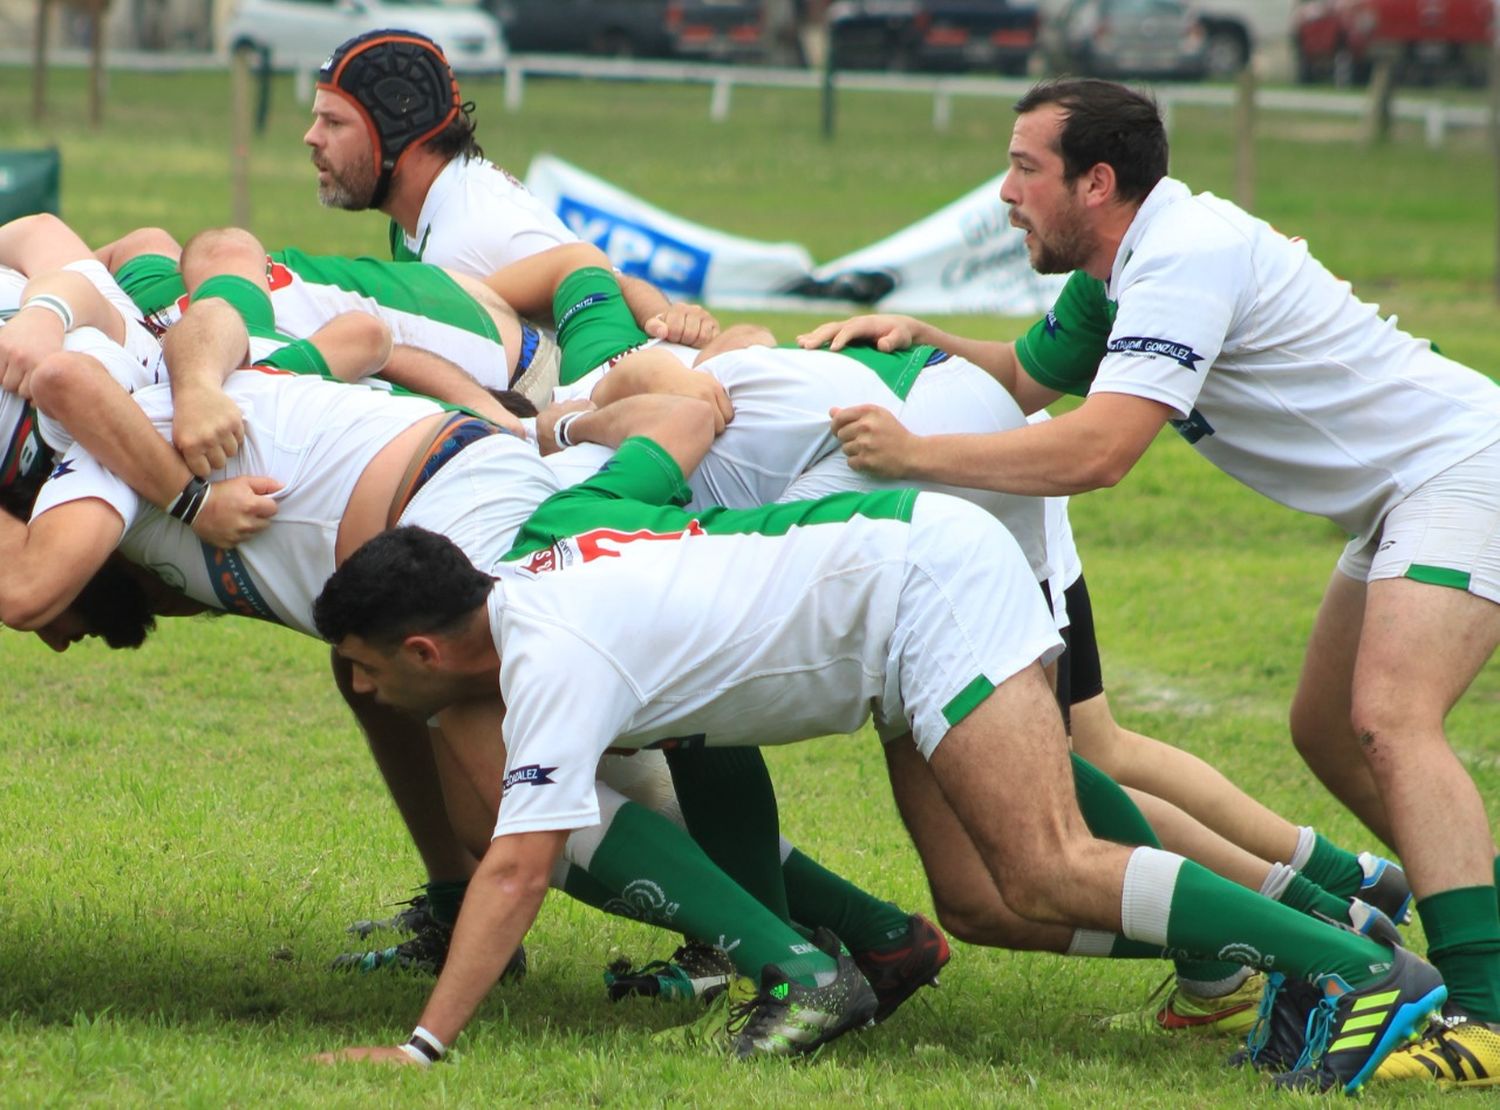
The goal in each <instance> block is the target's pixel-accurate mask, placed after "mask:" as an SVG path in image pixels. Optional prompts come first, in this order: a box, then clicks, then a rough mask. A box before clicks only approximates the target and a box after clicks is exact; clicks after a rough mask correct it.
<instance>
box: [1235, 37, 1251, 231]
mask: <svg viewBox="0 0 1500 1110" xmlns="http://www.w3.org/2000/svg"><path fill="white" fill-rule="evenodd" d="M1234 135H1235V140H1234V202H1235V203H1236V204H1238V205H1239V206H1240V207H1241V208H1243V209H1244V210H1245V211H1246V212H1253V211H1255V67H1254V66H1252V65H1249V64H1246V65H1245V67H1244V68H1243V69H1241V70H1240V72H1239V77H1238V79H1237V82H1236V85H1235V100H1234Z"/></svg>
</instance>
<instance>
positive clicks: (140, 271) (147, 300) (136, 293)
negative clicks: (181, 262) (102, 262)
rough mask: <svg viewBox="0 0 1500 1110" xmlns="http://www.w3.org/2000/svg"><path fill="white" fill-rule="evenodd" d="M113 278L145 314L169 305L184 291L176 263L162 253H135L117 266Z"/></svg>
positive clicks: (158, 310) (148, 314) (185, 290)
mask: <svg viewBox="0 0 1500 1110" xmlns="http://www.w3.org/2000/svg"><path fill="white" fill-rule="evenodd" d="M115 281H117V282H119V285H120V288H121V289H123V290H125V295H126V296H127V297H129V298H130V299H131V300H132V301H134V302H135V306H136V308H138V309H140V310H141V313H142V315H145V316H150V315H151V314H152V313H155V312H160V311H161V310H162V309H164V308H167V307H169V306H170V305H172V304H174V303H175V302H176V301H177V298H179V297H181V296H182V295H183V294H184V293H186V292H187V288H186V287H185V286H184V285H183V284H182V274H181V273H180V272H179V271H178V269H177V263H176V262H174V261H172V259H170V258H168V257H167V256H166V255H164V254H138V255H136V256H135V257H134V258H132V259H131V260H130V261H129V262H127V263H125V265H123V266H121V267H120V270H119V273H117V274H115Z"/></svg>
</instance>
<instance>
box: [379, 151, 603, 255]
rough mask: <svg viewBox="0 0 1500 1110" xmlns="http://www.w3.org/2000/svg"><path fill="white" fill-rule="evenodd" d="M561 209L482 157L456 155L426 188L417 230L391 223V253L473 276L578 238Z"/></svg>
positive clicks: (572, 241)
mask: <svg viewBox="0 0 1500 1110" xmlns="http://www.w3.org/2000/svg"><path fill="white" fill-rule="evenodd" d="M577 241H578V236H576V235H574V234H573V233H572V232H571V231H569V230H568V229H567V227H566V226H565V225H564V224H563V222H562V220H560V219H559V218H558V217H557V214H556V213H555V212H553V211H552V209H550V208H549V207H547V205H545V204H543V203H542V202H541V201H540V200H538V199H537V198H536V197H535V196H533V195H532V194H531V192H530V191H529V190H528V189H527V188H526V186H524V185H522V184H521V183H520V182H519V181H517V180H516V179H515V178H514V177H512V176H511V175H510V174H509V173H508V172H506V171H505V170H503V169H501V168H500V167H499V166H496V165H495V164H494V163H493V162H489V161H487V160H485V159H483V158H454V159H453V160H452V161H450V162H449V163H448V164H447V165H446V166H444V167H443V170H442V172H441V173H439V174H438V175H437V177H436V178H435V179H434V180H433V182H432V186H431V187H430V188H429V189H428V190H427V198H426V200H424V201H423V202H422V212H421V214H420V215H419V216H418V217H417V233H416V234H415V235H407V234H406V233H405V231H404V229H402V227H401V226H400V225H399V224H397V223H395V222H394V221H392V223H391V257H392V258H395V259H396V260H397V261H406V260H411V259H419V260H421V261H423V262H430V263H432V264H433V265H435V266H445V267H447V268H448V269H451V270H457V271H459V272H461V273H465V274H472V275H473V276H474V277H487V276H488V275H490V274H492V273H494V272H495V271H496V270H499V269H503V268H504V267H506V266H509V265H510V264H511V263H512V262H519V261H521V259H523V258H529V257H531V256H532V255H533V254H536V253H538V252H539V251H544V250H547V249H548V248H550V247H555V246H558V245H559V244H562V243H576V242H577Z"/></svg>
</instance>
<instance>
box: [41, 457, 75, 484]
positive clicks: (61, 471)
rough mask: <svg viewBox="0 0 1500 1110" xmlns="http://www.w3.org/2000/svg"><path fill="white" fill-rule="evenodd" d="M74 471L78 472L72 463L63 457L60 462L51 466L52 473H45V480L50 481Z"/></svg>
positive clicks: (64, 476)
mask: <svg viewBox="0 0 1500 1110" xmlns="http://www.w3.org/2000/svg"><path fill="white" fill-rule="evenodd" d="M76 473H78V472H77V471H76V470H74V469H73V464H72V463H70V462H69V461H68V460H67V459H64V460H63V461H62V462H60V463H58V464H57V465H56V466H54V467H53V468H52V473H51V474H49V475H47V481H49V482H51V481H54V480H55V479H57V478H66V477H67V476H68V475H69V474H76Z"/></svg>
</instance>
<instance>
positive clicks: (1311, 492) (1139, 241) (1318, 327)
mask: <svg viewBox="0 0 1500 1110" xmlns="http://www.w3.org/2000/svg"><path fill="white" fill-rule="evenodd" d="M1108 297H1109V299H1110V300H1112V301H1115V302H1116V303H1117V306H1118V308H1117V313H1116V316H1115V320H1114V326H1113V328H1112V330H1111V331H1110V334H1109V340H1108V347H1107V353H1106V354H1105V356H1104V360H1103V362H1102V363H1100V365H1099V368H1098V374H1097V376H1096V377H1095V378H1094V381H1093V385H1092V387H1091V389H1090V392H1111V393H1128V394H1131V395H1134V396H1139V397H1147V398H1150V399H1151V400H1155V401H1160V402H1162V403H1164V404H1166V405H1169V406H1171V408H1172V409H1173V410H1175V412H1176V414H1177V416H1178V417H1179V419H1180V423H1179V426H1178V430H1179V431H1180V432H1181V433H1182V434H1183V435H1184V437H1185V438H1187V439H1188V441H1189V442H1190V443H1192V444H1193V445H1194V447H1196V448H1197V450H1198V451H1200V452H1201V453H1202V454H1203V455H1204V456H1205V457H1206V458H1208V459H1209V460H1210V461H1212V462H1213V463H1214V464H1215V465H1217V466H1219V467H1220V468H1221V469H1223V470H1224V471H1226V472H1227V473H1229V474H1230V475H1232V476H1233V477H1235V478H1237V479H1239V480H1240V481H1242V482H1244V483H1245V484H1246V485H1248V486H1250V487H1252V488H1253V489H1256V490H1258V491H1259V492H1261V493H1263V494H1265V495H1266V496H1268V497H1270V498H1272V499H1273V500H1276V501H1279V502H1281V503H1282V504H1284V505H1288V506H1290V507H1292V508H1294V509H1300V510H1302V511H1303V512H1308V513H1315V514H1317V515H1319V516H1324V517H1327V518H1329V519H1330V520H1332V521H1334V522H1335V523H1337V524H1338V525H1339V526H1340V527H1342V528H1343V529H1344V530H1345V531H1346V532H1348V533H1349V534H1350V535H1351V536H1356V537H1361V538H1365V539H1368V538H1369V537H1370V536H1371V535H1372V534H1373V533H1374V531H1375V530H1376V528H1377V527H1378V526H1379V524H1380V522H1381V520H1382V519H1383V518H1384V516H1385V514H1386V512H1387V511H1389V509H1390V508H1391V506H1392V505H1394V504H1395V503H1396V502H1398V501H1400V500H1401V499H1402V498H1403V497H1405V496H1406V495H1407V494H1408V493H1410V492H1411V491H1412V490H1413V489H1415V488H1416V487H1417V486H1419V485H1421V484H1422V483H1423V482H1424V481H1426V480H1427V479H1428V478H1430V477H1432V476H1433V475H1434V474H1436V473H1438V472H1439V471H1441V470H1443V469H1445V468H1446V467H1448V466H1450V465H1452V464H1453V463H1455V462H1458V461H1460V460H1462V459H1464V458H1467V457H1468V456H1469V455H1471V454H1473V453H1474V452H1475V451H1477V450H1478V449H1479V448H1481V447H1483V446H1485V445H1487V444H1490V443H1493V442H1495V441H1497V440H1500V388H1497V387H1496V386H1495V384H1494V383H1493V382H1491V381H1490V380H1489V379H1488V378H1486V377H1484V376H1483V375H1481V374H1478V373H1475V372H1474V371H1472V370H1470V369H1468V368H1467V367H1464V366H1461V365H1460V364H1458V363H1456V362H1454V361H1452V360H1451V359H1447V358H1444V357H1443V356H1441V355H1439V354H1437V353H1436V352H1435V351H1433V350H1432V347H1431V345H1430V344H1429V343H1427V342H1426V341H1423V340H1419V339H1415V338H1413V337H1412V336H1411V335H1408V334H1407V333H1406V332H1404V331H1401V330H1400V329H1399V328H1397V327H1396V324H1395V322H1394V321H1393V320H1382V319H1381V318H1380V317H1379V315H1378V314H1377V310H1376V308H1375V306H1373V305H1369V304H1365V303H1364V302H1362V301H1360V300H1358V299H1357V298H1355V296H1354V295H1353V293H1352V292H1351V290H1350V287H1349V285H1348V283H1347V282H1343V281H1339V280H1338V279H1336V278H1335V277H1334V276H1333V275H1332V274H1330V273H1329V272H1328V271H1327V270H1326V269H1325V268H1324V267H1323V266H1322V265H1321V264H1320V263H1318V262H1317V260H1315V259H1314V258H1313V257H1312V256H1311V255H1310V254H1309V253H1308V249H1307V244H1306V243H1305V242H1303V241H1302V240H1300V239H1288V238H1286V237H1285V236H1283V235H1282V234H1280V233H1279V232H1277V231H1276V230H1275V229H1274V228H1272V227H1271V226H1270V225H1269V224H1267V223H1265V221H1263V220H1258V219H1255V218H1254V217H1252V216H1250V215H1248V214H1247V213H1245V212H1244V211H1242V210H1241V209H1239V208H1237V207H1236V206H1235V205H1233V204H1230V203H1229V202H1228V201H1224V200H1221V199H1219V198H1218V197H1215V196H1213V195H1211V194H1208V193H1202V194H1199V195H1197V196H1194V195H1193V194H1192V193H1190V192H1189V190H1188V188H1187V186H1185V185H1184V184H1182V183H1181V182H1179V181H1175V180H1172V179H1170V178H1167V179H1164V180H1163V181H1161V182H1160V183H1159V184H1158V185H1157V186H1156V188H1155V189H1153V190H1152V192H1151V194H1150V196H1148V197H1147V198H1146V201H1145V203H1144V204H1143V205H1142V206H1141V208H1140V210H1139V212H1137V214H1136V216H1135V219H1134V220H1133V221H1132V223H1131V225H1130V228H1129V229H1128V231H1127V232H1126V235H1125V238H1124V240H1123V241H1122V243H1121V244H1120V250H1119V253H1118V255H1117V257H1116V259H1115V264H1114V269H1113V271H1112V273H1111V274H1110V280H1109V285H1108Z"/></svg>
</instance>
